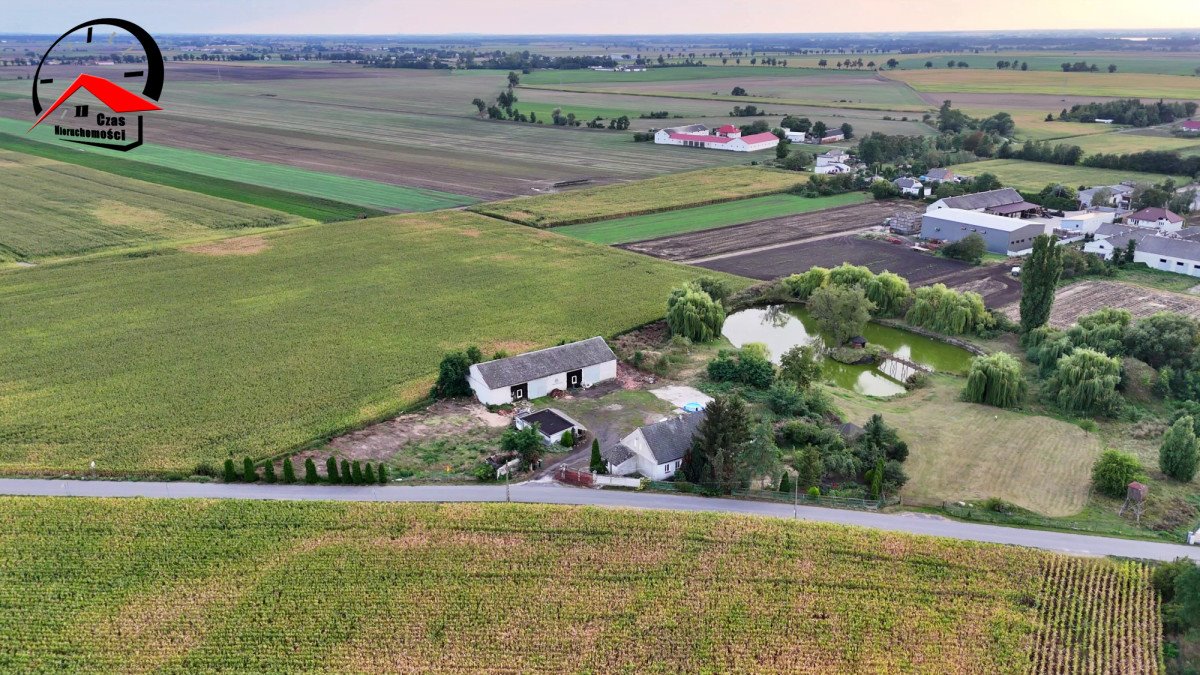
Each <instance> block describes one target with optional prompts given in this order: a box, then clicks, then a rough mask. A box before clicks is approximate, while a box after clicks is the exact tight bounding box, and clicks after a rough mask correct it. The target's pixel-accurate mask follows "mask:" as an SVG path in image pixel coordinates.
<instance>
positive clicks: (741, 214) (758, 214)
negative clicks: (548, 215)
mask: <svg viewBox="0 0 1200 675" xmlns="http://www.w3.org/2000/svg"><path fill="white" fill-rule="evenodd" d="M869 198H870V197H869V195H867V194H865V193H862V192H849V193H846V194H843V195H834V196H832V197H817V198H808V197H800V196H797V195H791V194H779V195H768V196H766V197H751V198H749V199H739V200H737V201H732V202H723V203H721V204H710V205H708V206H699V207H696V208H694V209H678V210H676V211H664V212H662V213H653V214H649V215H644V216H633V217H632V218H618V219H616V220H602V221H599V222H595V223H582V224H579V225H567V226H566V227H560V228H557V229H555V232H557V233H559V234H565V235H567V236H570V237H576V238H578V239H583V240H584V241H590V242H592V243H595V244H624V243H626V242H631V241H642V240H644V239H654V238H656V237H666V236H669V235H672V234H682V233H684V232H695V231H697V230H708V229H712V228H716V227H725V226H728V225H738V224H740V223H749V222H751V221H755V220H765V219H767V218H778V217H780V216H790V215H795V214H798V213H809V212H811V211H820V210H822V209H828V208H833V207H835V206H848V205H850V204H861V203H862V202H865V201H867V200H868V199H869Z"/></svg>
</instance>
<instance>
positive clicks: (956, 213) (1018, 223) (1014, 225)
mask: <svg viewBox="0 0 1200 675" xmlns="http://www.w3.org/2000/svg"><path fill="white" fill-rule="evenodd" d="M930 218H934V219H939V220H946V221H950V222H952V223H958V224H960V225H969V226H971V227H982V228H986V229H989V230H999V231H1002V232H1014V231H1016V230H1019V229H1021V228H1024V227H1028V226H1030V225H1040V226H1042V227H1045V223H1043V222H1041V221H1037V220H1022V219H1020V218H1008V217H1006V216H996V215H993V214H990V213H984V212H982V211H966V210H964V209H938V210H936V211H931V212H929V213H926V214H925V224H926V225H927V226H928V225H931V224H932V223H930V222H929V219H930Z"/></svg>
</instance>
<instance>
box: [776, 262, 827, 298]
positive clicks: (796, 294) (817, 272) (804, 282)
mask: <svg viewBox="0 0 1200 675" xmlns="http://www.w3.org/2000/svg"><path fill="white" fill-rule="evenodd" d="M828 284H829V270H828V269H826V268H824V267H813V268H810V269H809V270H808V271H807V272H803V273H801V274H793V275H791V276H790V277H788V278H786V279H784V280H783V285H784V286H786V287H787V289H788V293H790V294H791V296H792V298H793V299H795V300H799V301H800V302H804V301H805V300H808V296H810V295H812V294H813V291H815V290H817V289H818V288H823V287H824V286H827V285H828Z"/></svg>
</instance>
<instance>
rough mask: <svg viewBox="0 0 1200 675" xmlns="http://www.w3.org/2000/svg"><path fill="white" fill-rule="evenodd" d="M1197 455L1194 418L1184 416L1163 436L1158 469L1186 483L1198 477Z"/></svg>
mask: <svg viewBox="0 0 1200 675" xmlns="http://www.w3.org/2000/svg"><path fill="white" fill-rule="evenodd" d="M1196 453H1197V445H1196V432H1195V430H1194V429H1193V422H1192V418H1191V417H1189V416H1187V415H1184V416H1183V417H1180V418H1179V419H1177V420H1175V423H1174V424H1172V425H1171V428H1169V429H1167V433H1165V434H1163V440H1162V446H1161V447H1159V450H1158V467H1159V468H1160V469H1162V472H1163V473H1165V474H1167V475H1168V476H1170V477H1171V478H1174V479H1175V480H1178V481H1182V482H1184V483H1186V482H1188V481H1190V480H1192V478H1194V477H1195V476H1196V464H1197V460H1198V457H1197V454H1196Z"/></svg>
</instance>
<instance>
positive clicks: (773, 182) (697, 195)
mask: <svg viewBox="0 0 1200 675" xmlns="http://www.w3.org/2000/svg"><path fill="white" fill-rule="evenodd" d="M685 149H686V148H685ZM727 154H738V153H727ZM807 180H808V174H806V173H805V174H801V173H795V172H792V171H780V170H774V169H765V168H761V167H752V166H728V167H722V168H719V169H706V170H703V171H693V172H690V173H677V174H672V175H670V176H660V177H658V178H650V179H647V180H643V181H638V182H636V183H630V184H626V185H612V186H605V187H598V188H589V189H586V190H576V191H574V192H569V193H564V194H556V195H542V196H538V197H521V198H518V199H510V200H508V201H503V202H492V203H489V204H479V205H477V206H474V207H472V208H471V210H472V211H476V212H478V213H482V214H484V215H486V216H492V217H494V218H501V219H503V220H508V221H511V222H514V223H521V224H522V225H530V226H533V227H556V226H559V225H573V224H576V223H590V222H594V221H598V220H608V219H610V218H623V217H626V216H635V215H640V214H645V213H656V212H659V211H670V210H672V209H681V208H686V207H692V206H702V205H704V204H716V203H719V202H726V201H731V200H734V199H742V198H745V197H756V196H759V195H767V194H774V193H778V192H785V191H787V190H788V189H789V188H791V187H793V186H795V185H797V184H800V183H803V182H804V181H807Z"/></svg>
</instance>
